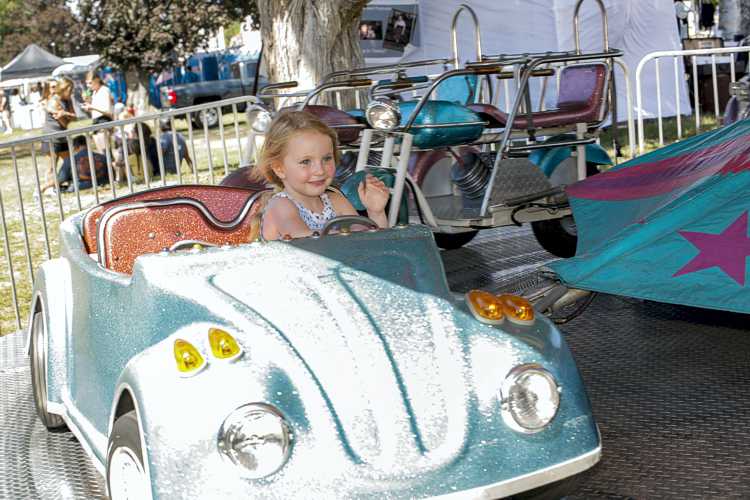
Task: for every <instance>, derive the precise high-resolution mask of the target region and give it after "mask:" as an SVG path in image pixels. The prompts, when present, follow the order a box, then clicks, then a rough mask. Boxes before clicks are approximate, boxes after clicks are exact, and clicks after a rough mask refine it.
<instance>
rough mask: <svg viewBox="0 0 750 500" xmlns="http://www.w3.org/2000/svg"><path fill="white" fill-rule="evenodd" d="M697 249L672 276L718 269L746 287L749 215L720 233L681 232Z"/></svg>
mask: <svg viewBox="0 0 750 500" xmlns="http://www.w3.org/2000/svg"><path fill="white" fill-rule="evenodd" d="M678 232H679V233H680V235H681V236H682V237H683V238H685V239H686V240H688V241H689V242H690V243H691V244H692V245H693V246H694V247H695V248H697V249H698V255H696V256H695V257H693V259H692V260H691V261H690V262H688V263H687V264H685V265H684V266H683V267H682V268H681V269H680V270H679V271H677V272H676V273H674V274H673V275H672V277H675V276H680V275H682V274H688V273H694V272H695V271H700V270H702V269H708V268H709V267H714V266H718V267H719V269H721V270H722V271H724V272H725V273H726V274H727V275H728V276H729V277H730V278H732V279H733V280H734V281H736V282H737V283H739V284H740V285H741V286H745V259H746V258H747V257H748V256H749V255H750V238H749V237H748V235H747V212H745V213H743V214H742V215H740V216H739V217H737V219H736V220H735V221H734V222H732V223H731V224H730V225H729V227H727V228H726V229H724V231H722V232H721V233H719V234H710V233H696V232H693V231H678Z"/></svg>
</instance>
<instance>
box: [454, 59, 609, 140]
mask: <svg viewBox="0 0 750 500" xmlns="http://www.w3.org/2000/svg"><path fill="white" fill-rule="evenodd" d="M608 75H609V68H608V67H607V65H606V64H605V63H588V64H576V65H573V66H566V67H564V68H563V69H562V70H560V89H559V92H558V97H557V103H556V107H555V108H554V109H550V110H546V111H535V112H533V113H532V114H531V117H532V123H533V125H534V128H542V129H544V128H560V127H562V128H571V130H574V128H573V127H572V126H573V125H575V124H576V123H586V124H588V125H589V126H590V127H596V126H598V125H599V124H600V123H601V121H602V120H603V119H604V117H605V116H606V113H607V90H608V88H609V87H608V83H609V79H608ZM467 107H468V108H469V109H471V110H472V111H474V112H476V113H477V114H478V115H479V116H480V118H482V119H483V120H486V121H487V122H488V123H489V126H490V128H501V127H505V126H506V124H507V122H508V115H507V113H505V112H503V111H500V110H499V109H497V108H496V107H495V106H493V105H491V104H481V103H477V104H469V105H468V106H467ZM528 125H529V124H528V115H527V114H526V113H519V114H518V115H516V117H515V119H514V120H513V128H514V129H526V128H528Z"/></svg>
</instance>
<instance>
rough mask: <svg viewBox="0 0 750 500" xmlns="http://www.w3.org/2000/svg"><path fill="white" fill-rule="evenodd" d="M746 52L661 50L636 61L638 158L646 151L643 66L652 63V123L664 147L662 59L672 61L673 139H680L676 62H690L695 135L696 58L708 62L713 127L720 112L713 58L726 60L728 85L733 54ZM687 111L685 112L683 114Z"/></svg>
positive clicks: (748, 49) (743, 49)
mask: <svg viewBox="0 0 750 500" xmlns="http://www.w3.org/2000/svg"><path fill="white" fill-rule="evenodd" d="M748 52H750V46H747V47H745V46H743V47H723V48H716V49H692V50H664V51H657V52H652V53H650V54H647V55H646V56H644V57H643V59H641V60H640V62H639V63H638V66H637V67H636V70H635V85H636V110H637V115H638V116H637V122H638V153H639V154H642V153H644V152H645V148H646V146H645V145H646V137H645V135H646V134H645V128H644V123H643V119H644V116H643V115H644V111H643V105H642V103H643V89H642V83H643V82H642V74H643V73H644V70H645V68H646V65H647V64H648V63H649V62H651V61H654V64H653V67H654V71H655V72H656V119H657V123H658V133H659V146H660V147H661V146H664V124H663V115H662V99H661V71H660V61H661V60H662V59H665V58H672V67H673V72H674V88H675V109H676V113H675V116H676V122H677V123H676V124H677V139H678V140H679V139H682V136H683V126H682V116H683V113H682V112H683V110H682V109H681V108H680V95H681V93H680V85H681V84H682V83H681V82H683V81H684V77H683V73H682V72H681V71H680V70H679V66H680V61H681V60H682V58H684V57H689V58H690V61H691V66H692V69H691V77H692V78H691V79H692V87H693V89H692V90H693V100H692V111H693V114H694V119H695V131H696V133H698V132H699V131H700V129H701V103H702V101H701V92H700V88H699V73H698V66H699V64H698V57H699V56H710V59H711V89H712V91H713V92H712V94H711V97H712V98H713V104H714V116H715V118H716V123H717V124H718V123H719V122H720V116H721V112H722V110H720V109H719V108H720V106H719V85H718V78H717V74H718V73H717V68H716V64H717V61H716V57H717V56H729V75H730V80H731V82H732V83H734V81H735V68H736V54H738V53H748ZM685 111H688V110H685Z"/></svg>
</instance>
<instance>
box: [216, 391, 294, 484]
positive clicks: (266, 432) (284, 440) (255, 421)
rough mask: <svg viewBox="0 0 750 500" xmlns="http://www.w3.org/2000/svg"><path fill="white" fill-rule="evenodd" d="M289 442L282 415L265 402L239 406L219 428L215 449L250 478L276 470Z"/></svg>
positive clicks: (289, 447) (288, 447)
mask: <svg viewBox="0 0 750 500" xmlns="http://www.w3.org/2000/svg"><path fill="white" fill-rule="evenodd" d="M291 443H292V434H291V432H290V430H289V425H288V424H287V423H286V420H285V419H284V416H283V415H282V414H281V412H280V411H279V410H277V409H276V408H274V407H273V406H271V405H268V404H265V403H250V404H246V405H243V406H240V407H239V408H237V409H236V410H234V411H233V412H232V413H231V414H230V415H229V416H228V417H227V418H226V419H225V420H224V423H223V424H222V425H221V428H220V429H219V438H218V447H219V452H220V453H221V454H222V456H224V457H226V458H227V459H228V460H229V461H230V462H231V463H233V464H234V465H235V466H237V467H238V468H240V469H241V470H242V473H243V475H244V476H245V477H249V478H251V479H257V478H261V477H265V476H268V475H270V474H273V473H274V472H276V471H278V470H279V469H280V468H281V467H282V466H283V465H284V464H285V463H286V461H287V459H288V458H289V453H290V451H291Z"/></svg>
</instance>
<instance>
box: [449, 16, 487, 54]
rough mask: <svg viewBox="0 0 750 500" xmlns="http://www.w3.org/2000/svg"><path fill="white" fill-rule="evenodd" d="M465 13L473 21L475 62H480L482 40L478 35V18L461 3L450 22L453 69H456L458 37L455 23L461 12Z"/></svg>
mask: <svg viewBox="0 0 750 500" xmlns="http://www.w3.org/2000/svg"><path fill="white" fill-rule="evenodd" d="M464 10H465V11H467V12H468V13H469V14H471V18H472V19H473V21H474V43H475V44H476V47H477V60H478V61H481V60H482V39H481V35H480V33H479V18H478V17H477V13H476V12H474V9H472V8H471V7H470V6H468V5H466V4H465V3H462V4H461V5H460V6H459V7H458V9H457V10H456V12H455V13H454V14H453V21H451V47H453V67H454V68H458V35H457V34H456V23H457V22H458V16H459V15H460V14H461V12H463V11H464Z"/></svg>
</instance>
